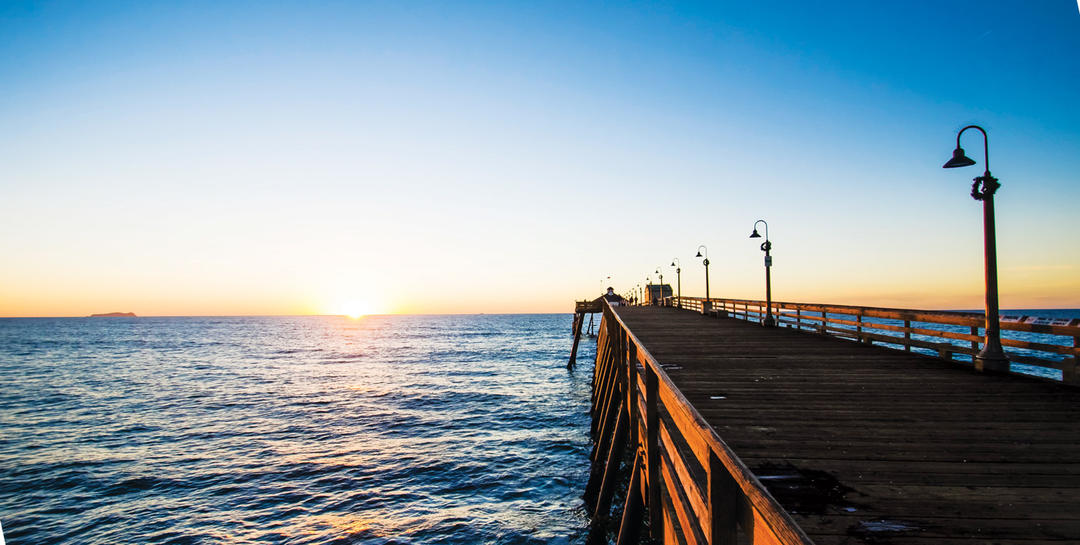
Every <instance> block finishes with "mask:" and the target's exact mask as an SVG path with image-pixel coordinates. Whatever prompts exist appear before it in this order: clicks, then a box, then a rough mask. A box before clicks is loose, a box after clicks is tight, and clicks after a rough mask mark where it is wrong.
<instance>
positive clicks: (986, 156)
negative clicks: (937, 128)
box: [942, 125, 1009, 372]
mask: <svg viewBox="0 0 1080 545" xmlns="http://www.w3.org/2000/svg"><path fill="white" fill-rule="evenodd" d="M968 129H978V131H979V132H981V133H982V135H983V162H985V163H986V169H985V172H983V175H982V176H976V177H975V178H974V182H975V183H973V184H971V197H972V198H974V199H975V200H977V201H982V202H983V249H984V250H983V252H984V259H983V261H984V264H985V277H986V327H985V332H986V339H985V340H984V342H983V348H982V350H981V351H979V354H978V355H976V356H975V362H974V363H975V369H976V370H978V371H997V372H1008V371H1009V359H1008V358H1007V357H1005V351H1004V350H1002V349H1001V326H1000V324H999V320H998V286H997V241H996V238H995V235H994V231H995V228H994V192H995V191H997V189H998V188H999V187H1001V184H999V183H998V180H997V178H995V177H993V176H991V175H990V141H989V140H990V139H989V138H988V137H987V136H986V131H985V130H983V128H982V127H980V126H978V125H968V126H967V127H964V128H963V129H960V132H958V133H956V149H955V150H953V156H952V159H949V161H948V162H946V163H945V164H944V165H942V168H957V167H967V166H971V165H974V164H975V161H974V160H972V159H971V158H969V157H968V156H966V155H964V149H963V148H961V147H960V135H962V134H964V131H966V130H968Z"/></svg>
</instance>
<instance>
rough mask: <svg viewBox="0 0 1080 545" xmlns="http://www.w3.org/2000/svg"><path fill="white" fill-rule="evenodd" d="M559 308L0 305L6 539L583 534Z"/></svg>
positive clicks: (1, 494) (579, 382) (580, 414)
mask: <svg viewBox="0 0 1080 545" xmlns="http://www.w3.org/2000/svg"><path fill="white" fill-rule="evenodd" d="M570 325H571V319H570V316H569V315H565V314H557V315H471V316H370V317H365V318H361V319H358V320H353V319H349V318H343V317H330V316H320V317H238V318H220V317H213V318H198V317H185V318H9V319H0V379H2V384H3V385H4V386H3V388H2V390H0V422H2V424H3V433H2V434H0V523H2V525H3V529H4V534H5V537H6V539H7V543H9V544H11V545H18V544H31V543H32V544H40V543H84V544H106V543H108V544H115V543H176V544H196V543H198V544H219V543H220V544H233V543H290V544H304V543H320V544H324V543H331V544H333V543H353V544H357V543H359V544H366V543H380V544H382V543H400V544H412V543H440V544H455V543H537V544H540V543H544V544H548V543H557V544H562V543H583V542H584V541H585V537H586V533H587V524H588V521H587V518H586V515H585V511H584V509H583V506H582V500H581V494H582V492H583V490H584V488H585V484H586V480H587V478H588V470H589V464H588V457H589V448H590V440H589V420H588V403H589V395H590V393H589V387H590V381H591V370H592V367H591V361H592V351H593V349H594V345H595V343H592V342H589V341H588V340H587V339H585V340H583V342H582V347H581V349H580V350H581V353H579V361H580V364H579V367H578V369H577V370H576V371H575V372H572V373H571V372H568V371H567V370H566V360H567V357H568V355H569V349H570V344H571V341H572V339H571V336H570Z"/></svg>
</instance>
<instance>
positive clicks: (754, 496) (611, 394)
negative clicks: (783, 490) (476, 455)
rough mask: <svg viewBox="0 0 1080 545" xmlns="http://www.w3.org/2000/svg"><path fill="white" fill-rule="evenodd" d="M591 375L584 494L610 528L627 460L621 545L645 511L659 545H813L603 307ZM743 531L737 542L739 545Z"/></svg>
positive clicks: (657, 364)
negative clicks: (590, 433) (590, 445)
mask: <svg viewBox="0 0 1080 545" xmlns="http://www.w3.org/2000/svg"><path fill="white" fill-rule="evenodd" d="M603 314H604V317H603V321H602V322H601V324H600V332H599V337H598V339H597V355H596V367H595V368H594V373H593V402H592V416H593V433H594V434H595V437H596V442H595V443H594V448H593V454H592V462H593V466H592V468H593V471H592V475H591V477H590V480H589V487H588V489H587V490H586V494H585V498H586V502H587V505H588V506H589V507H590V509H591V510H592V511H593V515H594V517H595V519H594V520H606V519H607V518H608V513H609V512H610V508H611V499H612V497H613V492H614V487H615V483H617V482H620V480H621V479H620V476H619V475H618V470H619V467H620V465H621V463H622V461H623V457H624V455H626V454H628V455H629V458H627V459H626V462H627V466H628V467H631V468H632V470H631V471H632V473H631V476H630V484H629V487H628V490H627V493H626V505H625V506H624V508H623V514H622V524H621V526H620V530H619V535H618V543H620V544H622V543H636V537H637V529H638V526H639V524H638V522H639V521H640V520H641V513H642V512H643V511H647V513H648V521H649V531H650V533H651V534H652V537H653V538H654V539H656V540H657V541H659V542H661V543H665V544H666V543H687V544H732V545H734V544H735V543H750V544H763V543H768V544H775V545H810V544H811V543H812V542H811V541H810V539H809V538H808V537H807V536H806V534H805V533H804V532H803V531H802V530H801V529H800V528H799V527H798V526H797V525H796V524H795V522H794V521H793V520H792V518H791V516H790V515H789V514H788V513H787V512H786V511H784V509H783V508H782V507H781V506H780V504H779V503H777V501H776V500H775V499H774V498H773V497H772V496H771V495H770V494H769V492H768V491H767V490H766V489H765V487H764V486H763V485H762V484H761V482H760V481H759V480H758V479H757V477H755V476H754V474H753V473H752V472H751V471H750V469H749V468H747V466H746V465H745V464H744V463H743V462H742V461H741V460H739V459H738V458H737V457H736V456H735V454H734V452H733V451H732V450H731V449H730V448H729V447H728V445H727V444H725V443H724V441H723V439H721V438H720V436H719V435H717V433H716V431H715V430H714V429H713V428H712V427H711V426H710V425H709V424H708V423H707V422H706V421H705V419H704V418H702V416H701V415H700V414H699V413H698V412H697V410H696V409H695V408H694V407H693V406H692V405H691V404H690V403H689V402H688V401H687V400H686V398H685V397H684V396H683V394H682V392H680V391H679V389H678V388H677V387H676V386H675V384H674V383H673V382H672V381H671V379H670V378H669V377H668V375H667V373H666V372H665V371H664V368H663V366H662V365H661V364H660V362H658V361H657V360H656V359H655V358H654V357H653V356H652V355H651V354H650V353H649V351H648V349H647V348H646V347H645V346H644V345H643V344H642V343H641V341H639V340H638V338H637V337H635V336H634V334H633V332H631V331H630V330H629V328H627V327H626V324H624V323H623V321H622V320H621V319H620V318H619V316H618V315H617V314H615V313H614V312H612V309H611V306H610V305H609V304H608V303H607V302H605V303H604V308H603ZM739 532H741V533H742V534H743V536H742V539H738V538H739V536H738V534H739Z"/></svg>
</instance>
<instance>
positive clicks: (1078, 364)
mask: <svg viewBox="0 0 1080 545" xmlns="http://www.w3.org/2000/svg"><path fill="white" fill-rule="evenodd" d="M1073 348H1080V337H1073ZM1063 363H1064V364H1065V365H1064V367H1063V368H1062V369H1061V382H1064V383H1065V384H1072V385H1080V358H1078V357H1077V356H1076V354H1075V353H1074V354H1073V357H1071V358H1066V359H1065V361H1064V362H1063Z"/></svg>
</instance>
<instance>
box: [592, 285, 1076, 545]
mask: <svg viewBox="0 0 1080 545" xmlns="http://www.w3.org/2000/svg"><path fill="white" fill-rule="evenodd" d="M679 303H680V304H681V306H683V307H690V306H692V305H688V304H685V303H687V301H685V300H684V301H680V302H679ZM717 306H719V307H721V308H723V305H722V304H721V305H714V306H713V308H717ZM697 308H698V310H696V311H695V310H688V309H686V308H684V309H676V308H670V307H660V306H636V307H619V306H611V305H607V304H604V305H603V309H602V310H603V313H604V316H603V320H602V322H601V325H600V330H599V337H598V339H597V342H598V345H597V358H596V366H595V368H594V376H593V386H594V390H593V406H592V415H593V432H594V437H595V444H594V449H593V455H592V460H593V467H592V477H591V479H590V482H589V486H588V489H587V491H586V494H585V500H586V505H587V506H588V507H589V508H590V510H591V511H592V515H593V517H594V521H595V524H596V528H598V529H597V530H596V533H595V534H594V538H597V539H598V540H600V539H602V538H601V537H599V536H602V535H603V534H605V532H606V530H604V528H611V529H612V530H613V531H614V532H615V535H616V536H617V541H618V543H637V542H638V537H639V532H641V531H642V530H644V531H645V532H647V533H648V534H651V536H652V537H653V538H654V539H655V540H656V541H657V542H661V543H695V544H696V543H712V544H720V543H723V544H735V543H753V544H761V543H768V544H781V545H794V544H800V545H806V544H810V543H816V544H819V545H826V544H861V543H866V544H895V545H908V544H911V545H914V544H918V545H929V544H939V543H940V544H958V545H959V544H965V545H966V544H990V543H994V544H1001V545H1020V544H1024V545H1036V544H1042V543H1055V544H1061V543H1080V390H1078V389H1077V388H1075V387H1073V386H1069V385H1066V384H1062V383H1060V382H1052V381H1046V380H1037V379H1032V378H1024V377H1018V376H1013V375H997V374H986V373H977V372H975V371H974V370H973V369H972V368H971V365H970V364H968V365H966V366H965V365H963V364H958V363H956V362H952V361H949V360H947V359H942V358H938V357H930V356H925V355H920V354H916V353H912V352H905V351H904V350H903V349H901V350H895V349H889V348H885V347H882V346H877V345H873V344H870V343H868V342H852V341H851V340H841V339H837V338H833V337H830V336H827V335H820V334H815V333H809V332H806V331H802V330H800V329H799V328H787V327H780V328H764V327H761V326H760V325H758V324H757V323H754V322H752V321H746V320H739V319H734V318H713V317H709V316H706V315H703V314H702V312H701V310H700V309H701V305H698V307H697ZM705 308H706V309H708V308H709V307H708V306H706V307H705ZM729 310H731V311H734V310H735V308H734V306H733V307H732V308H731V309H729ZM778 310H779V309H778ZM721 314H723V311H721ZM792 319H794V318H792ZM799 319H800V320H802V319H805V318H804V317H803V316H800V317H799ZM950 319H951V318H950ZM861 320H862V317H861V316H860V318H859V322H858V323H859V325H860V326H861V325H862V321H861ZM852 323H853V324H854V323H855V322H854V321H852ZM824 324H825V320H821V321H820V323H819V324H818V325H819V326H823V327H827V326H825V325H824ZM909 327H910V324H909ZM852 331H854V328H853V329H852ZM1055 331H1065V332H1068V331H1072V329H1068V330H1065V329H1060V328H1059V329H1058V330H1055ZM1076 331H1077V332H1078V333H1077V334H1078V335H1080V329H1076ZM862 332H863V331H862V329H861V327H860V330H859V333H860V334H861V333H862ZM868 334H869V335H874V334H873V333H868ZM907 338H908V340H912V339H911V334H910V331H909V332H908V335H907ZM856 340H862V339H856ZM872 340H873V339H871V341H872ZM878 340H881V339H878ZM959 340H960V341H962V342H964V343H966V342H969V341H970V339H968V338H966V337H965V338H962V339H959ZM917 342H918V341H917ZM922 342H925V341H922ZM1074 344H1075V343H1074ZM908 348H909V349H910V346H909V347H908ZM1067 348H1070V349H1071V350H1072V351H1071V352H1068V351H1066V352H1064V353H1068V354H1072V361H1071V362H1068V361H1066V362H1065V363H1062V364H1061V367H1063V368H1065V369H1066V374H1067V375H1068V373H1070V372H1071V371H1070V370H1072V369H1075V360H1076V352H1077V349H1076V348H1075V346H1074V347H1067ZM949 354H950V356H949V357H951V352H949ZM1073 376H1075V373H1073ZM620 467H622V468H623V473H620ZM627 469H629V474H628V475H627V474H625V471H626V470H627ZM627 482H628V483H629V486H628V487H626V483H627ZM620 483H621V484H620ZM623 487H626V488H625V494H621V493H622V492H623V490H622V489H623ZM616 494H620V495H624V497H625V500H624V501H621V502H619V503H618V504H617V505H614V506H612V503H614V502H613V498H615V497H616ZM613 507H614V509H613ZM609 521H610V522H609ZM642 521H644V524H642Z"/></svg>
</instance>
